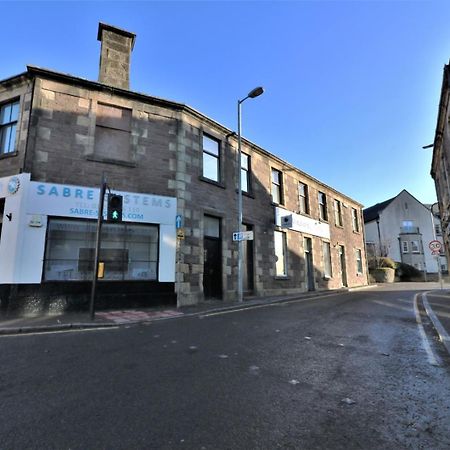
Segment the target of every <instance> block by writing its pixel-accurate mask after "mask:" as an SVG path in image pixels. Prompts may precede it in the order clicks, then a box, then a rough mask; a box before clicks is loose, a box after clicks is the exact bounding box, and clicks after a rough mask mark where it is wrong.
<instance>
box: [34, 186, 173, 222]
mask: <svg viewBox="0 0 450 450" xmlns="http://www.w3.org/2000/svg"><path fill="white" fill-rule="evenodd" d="M112 192H114V193H115V194H120V195H123V221H125V222H142V223H165V224H173V223H174V221H175V216H176V199H175V198H173V197H162V196H158V195H150V194H137V193H133V192H124V191H116V190H114V191H112ZM99 195H100V189H98V188H89V187H84V186H72V185H61V184H51V183H39V182H34V181H32V182H31V183H30V189H29V194H28V202H27V203H28V204H27V213H28V214H44V215H47V216H63V217H73V218H80V219H96V218H97V215H98V198H99ZM104 217H105V218H106V196H105V204H104Z"/></svg>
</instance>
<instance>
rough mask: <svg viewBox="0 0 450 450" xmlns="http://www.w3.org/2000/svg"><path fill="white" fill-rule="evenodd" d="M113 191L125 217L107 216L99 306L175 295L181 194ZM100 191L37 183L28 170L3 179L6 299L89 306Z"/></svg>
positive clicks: (0, 251)
mask: <svg viewBox="0 0 450 450" xmlns="http://www.w3.org/2000/svg"><path fill="white" fill-rule="evenodd" d="M114 193H117V194H120V195H122V196H123V217H122V221H121V222H118V223H108V222H104V223H103V227H102V234H101V250H100V255H99V256H100V257H99V261H100V263H101V271H100V276H101V278H100V279H99V283H98V292H99V302H100V305H101V306H103V307H116V306H133V305H136V304H139V305H154V304H155V303H159V302H161V301H172V302H174V301H175V294H174V283H175V257H176V233H175V218H176V199H175V198H173V197H162V196H157V195H152V194H143V193H134V192H122V191H115V190H114ZM98 197H99V189H98V188H91V187H86V186H72V185H61V184H53V183H41V182H35V181H31V180H30V175H29V174H20V175H17V176H13V177H7V178H1V179H0V199H1V201H2V206H3V216H2V226H1V229H0V232H1V235H0V285H1V286H2V288H3V289H2V291H1V292H3V295H2V303H5V302H7V303H8V307H9V308H12V309H14V308H16V307H17V308H22V309H23V308H25V309H27V308H28V309H29V308H38V309H39V310H42V309H47V308H59V309H61V308H64V309H67V308H77V307H84V306H86V304H87V299H88V295H89V289H90V283H91V281H92V278H93V270H94V251H95V239H96V229H97V220H96V219H97V214H98ZM104 219H105V220H106V204H105V217H104ZM6 291H8V296H7V295H6V294H5V292H6ZM6 297H8V299H7V300H6ZM30 303H31V304H32V305H31V306H30ZM54 305H57V306H54Z"/></svg>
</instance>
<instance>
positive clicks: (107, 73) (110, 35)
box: [97, 22, 136, 89]
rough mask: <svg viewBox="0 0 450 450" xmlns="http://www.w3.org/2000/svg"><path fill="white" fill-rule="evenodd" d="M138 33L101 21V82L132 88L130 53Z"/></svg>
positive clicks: (99, 36)
mask: <svg viewBox="0 0 450 450" xmlns="http://www.w3.org/2000/svg"><path fill="white" fill-rule="evenodd" d="M135 38H136V35H135V34H134V33H130V32H129V31H126V30H122V29H120V28H117V27H113V26H112V25H108V24H106V23H102V22H100V23H99V24H98V35H97V39H98V40H99V41H100V42H101V43H102V49H101V52H100V70H99V75H98V81H99V82H100V83H104V84H107V85H109V86H114V87H117V88H121V89H130V55H131V51H132V50H133V47H134V39H135Z"/></svg>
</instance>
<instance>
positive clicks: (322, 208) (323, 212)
mask: <svg viewBox="0 0 450 450" xmlns="http://www.w3.org/2000/svg"><path fill="white" fill-rule="evenodd" d="M317 200H318V203H319V219H320V220H323V221H324V222H328V208H327V194H325V192H321V191H319V192H318V193H317Z"/></svg>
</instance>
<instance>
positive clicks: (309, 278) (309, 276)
mask: <svg viewBox="0 0 450 450" xmlns="http://www.w3.org/2000/svg"><path fill="white" fill-rule="evenodd" d="M303 245H304V249H305V265H306V286H307V288H308V291H314V290H315V289H316V287H315V284H314V263H313V255H312V239H311V238H305V239H304V241H303Z"/></svg>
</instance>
